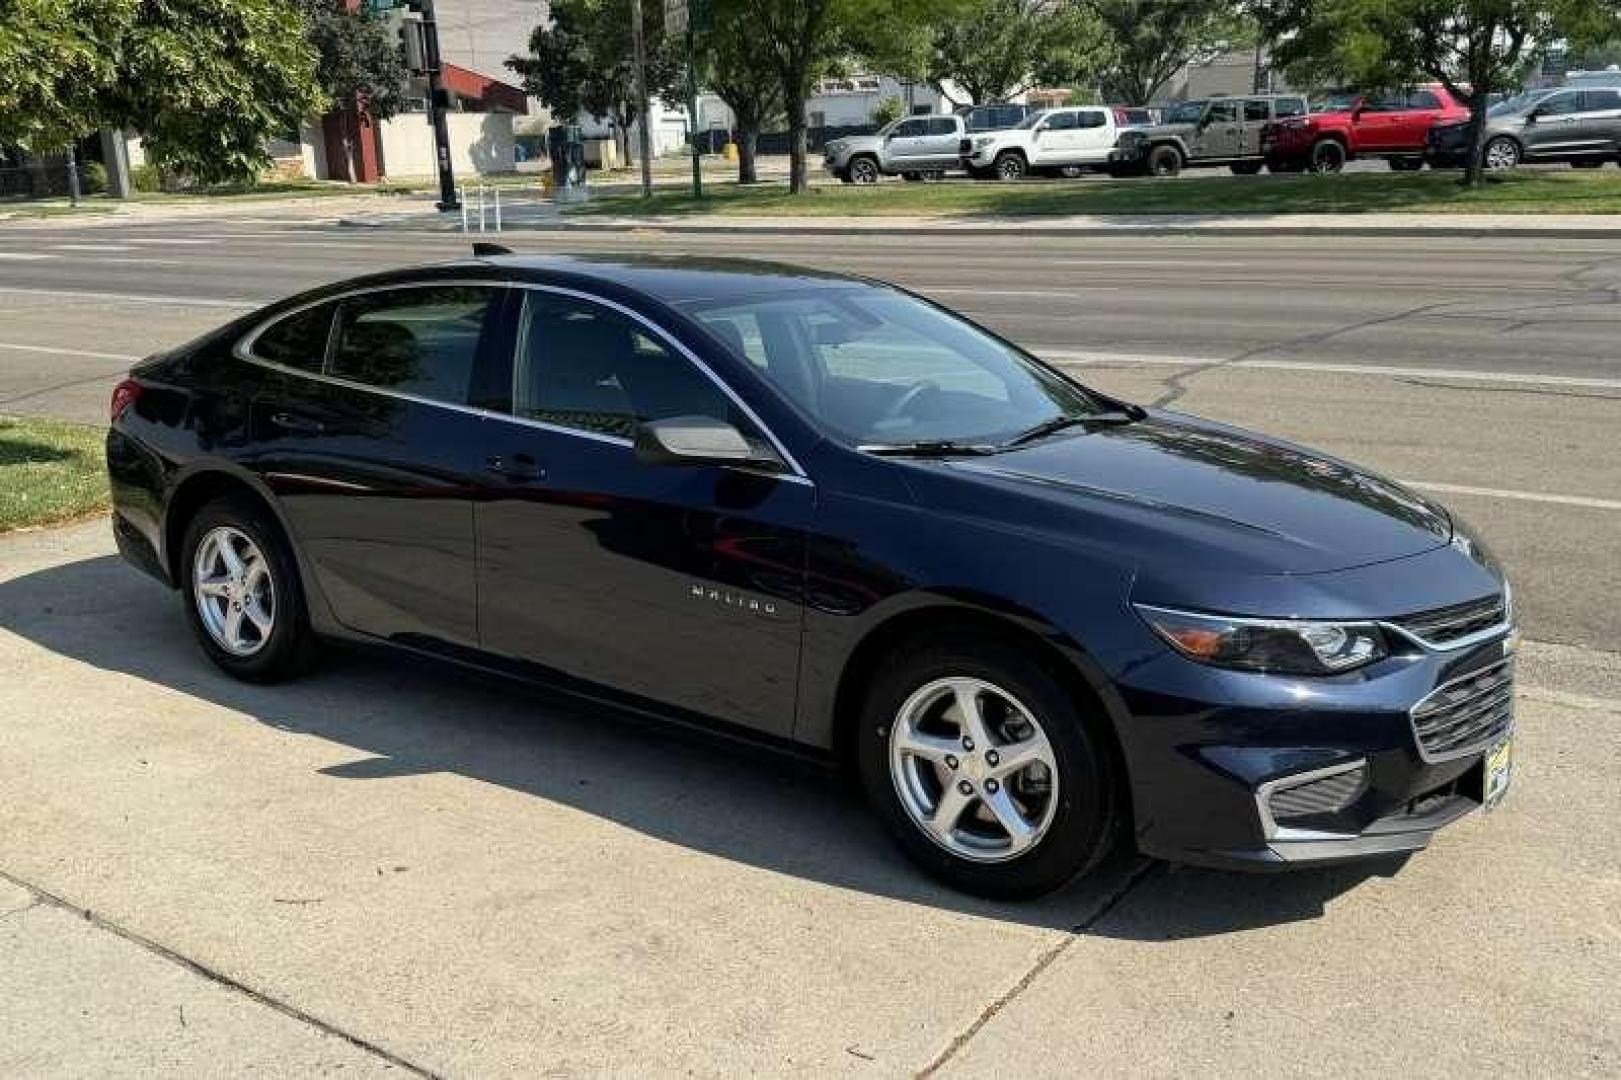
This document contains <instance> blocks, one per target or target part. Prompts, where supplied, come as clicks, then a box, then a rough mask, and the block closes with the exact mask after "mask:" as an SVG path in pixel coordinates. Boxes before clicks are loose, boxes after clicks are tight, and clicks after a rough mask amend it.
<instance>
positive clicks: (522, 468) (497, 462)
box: [484, 454, 546, 481]
mask: <svg viewBox="0 0 1621 1080" xmlns="http://www.w3.org/2000/svg"><path fill="white" fill-rule="evenodd" d="M484 468H485V469H486V470H487V471H489V472H492V473H495V474H496V475H497V476H504V477H506V478H507V479H508V480H513V481H523V480H544V479H546V470H545V469H543V468H541V467H540V462H538V461H536V460H535V459H534V458H532V457H530V456H529V455H528V454H512V455H510V456H507V457H503V456H501V455H499V454H498V455H496V456H494V457H490V458H486V459H485V461H484Z"/></svg>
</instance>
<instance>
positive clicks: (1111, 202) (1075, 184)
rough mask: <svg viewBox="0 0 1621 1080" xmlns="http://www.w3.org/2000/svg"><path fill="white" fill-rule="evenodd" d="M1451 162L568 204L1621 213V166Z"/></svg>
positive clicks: (688, 208)
mask: <svg viewBox="0 0 1621 1080" xmlns="http://www.w3.org/2000/svg"><path fill="white" fill-rule="evenodd" d="M1458 175H1459V174H1458V173H1456V172H1453V171H1450V170H1448V171H1443V172H1430V171H1425V172H1421V173H1341V174H1339V175H1335V176H1307V175H1300V176H1292V175H1283V176H1272V175H1262V176H1232V175H1229V174H1227V173H1226V172H1222V173H1214V172H1212V173H1210V174H1208V175H1204V176H1193V177H1185V178H1182V179H1175V180H1159V179H1152V178H1146V177H1142V178H1135V179H1129V180H1092V179H1087V180H1082V181H1068V182H1045V181H1033V182H1023V183H1014V184H1004V183H997V182H995V181H981V182H977V183H970V182H967V181H950V182H947V183H939V184H908V183H904V182H900V181H891V182H885V183H882V184H877V185H874V186H871V187H855V186H851V185H842V184H841V185H834V186H822V187H817V188H813V189H812V190H811V192H810V194H808V195H802V196H798V197H794V196H790V195H789V194H788V192H787V186H786V185H755V186H751V187H748V188H740V187H738V186H737V185H736V184H727V185H714V186H712V187H711V188H710V189H708V192H707V194H708V195H709V197H708V198H705V199H704V200H702V201H701V202H700V201H698V200H694V199H693V198H692V196H691V194H690V193H684V192H676V191H661V192H655V193H654V195H653V197H652V198H651V199H642V198H640V197H639V196H636V195H612V196H604V197H602V198H598V199H593V200H592V201H591V202H589V203H585V204H583V205H581V206H580V207H578V208H577V209H574V210H572V211H570V212H571V213H573V214H615V215H620V214H623V215H639V214H693V213H710V214H740V215H755V216H767V217H769V216H776V215H783V216H805V217H864V216H879V215H885V214H893V215H907V216H912V215H917V216H925V217H970V216H974V215H998V216H1001V215H1007V216H1020V217H1025V216H1041V215H1056V214H1237V215H1242V214H1355V213H1367V212H1370V211H1381V212H1394V213H1415V214H1416V213H1480V214H1617V213H1621V170H1616V169H1613V168H1604V169H1595V170H1592V171H1586V170H1582V171H1577V170H1563V169H1560V170H1546V171H1544V170H1525V171H1522V172H1516V173H1513V174H1511V175H1508V176H1504V177H1493V178H1492V179H1491V180H1490V181H1489V182H1488V183H1487V185H1486V186H1485V187H1484V188H1478V189H1475V190H1465V189H1463V188H1461V187H1459V186H1458Z"/></svg>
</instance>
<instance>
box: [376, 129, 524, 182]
mask: <svg viewBox="0 0 1621 1080" xmlns="http://www.w3.org/2000/svg"><path fill="white" fill-rule="evenodd" d="M514 119H515V117H514V116H513V115H512V114H511V113H446V114H445V123H446V127H447V128H448V129H449V133H450V167H451V168H452V169H453V170H455V172H456V173H457V175H461V176H468V175H476V176H487V175H489V174H490V173H509V172H514V171H516V169H517V165H516V161H515V159H514V157H513V141H512V122H513V120H514ZM378 130H379V136H380V138H379V140H378V141H379V142H381V144H382V150H383V154H382V157H383V162H382V168H383V175H384V176H388V177H395V178H398V177H402V176H432V175H434V174H435V173H437V172H438V171H439V167H438V165H437V164H436V163H435V162H434V157H433V127H432V125H430V124H429V123H428V117H427V114H426V113H402V114H401V115H399V116H396V117H393V118H392V119H389V120H385V121H383V122H382V123H381V124H379V125H378Z"/></svg>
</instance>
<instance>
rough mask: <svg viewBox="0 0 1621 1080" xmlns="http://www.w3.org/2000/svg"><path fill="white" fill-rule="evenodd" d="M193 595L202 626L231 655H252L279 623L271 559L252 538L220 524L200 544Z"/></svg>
mask: <svg viewBox="0 0 1621 1080" xmlns="http://www.w3.org/2000/svg"><path fill="white" fill-rule="evenodd" d="M191 580H192V599H193V601H194V602H195V603H196V605H197V614H198V615H199V616H200V617H201V618H202V623H203V628H204V629H205V630H207V631H208V636H209V637H211V638H213V639H214V641H215V642H216V643H217V644H218V645H219V647H220V648H222V649H224V650H225V651H226V652H228V653H230V654H231V655H233V656H252V655H253V654H255V653H257V652H258V651H259V650H260V649H263V648H264V647H265V644H266V643H267V642H268V641H269V640H270V634H271V631H272V630H274V629H275V625H276V608H275V604H276V592H275V587H274V584H273V582H272V580H271V577H270V563H269V561H268V560H266V559H265V556H264V553H263V552H262V551H260V550H259V546H258V545H257V544H255V543H254V542H253V539H252V538H251V537H249V536H248V535H247V534H246V533H244V532H242V531H241V530H240V529H234V528H232V527H231V526H229V525H221V526H219V527H217V528H214V529H211V530H209V532H208V533H207V534H206V535H204V537H203V538H202V541H201V542H200V543H199V544H198V545H197V554H196V557H195V561H194V562H193V564H192V577H191Z"/></svg>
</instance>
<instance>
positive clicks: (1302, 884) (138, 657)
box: [0, 556, 1377, 940]
mask: <svg viewBox="0 0 1621 1080" xmlns="http://www.w3.org/2000/svg"><path fill="white" fill-rule="evenodd" d="M177 604H178V601H177V599H176V597H175V595H174V594H173V593H170V592H168V591H167V590H165V589H163V588H162V587H160V586H158V585H157V584H156V583H154V582H151V581H149V580H148V579H146V578H144V577H143V576H142V575H140V574H139V573H137V572H136V571H134V570H132V569H130V568H129V567H128V566H127V565H126V564H125V563H124V562H123V561H122V560H121V559H119V558H117V557H116V556H104V557H100V558H94V559H86V560H83V561H79V562H73V563H68V564H65V565H61V566H57V567H52V568H49V569H46V570H41V571H38V572H35V573H31V574H26V575H23V576H21V577H18V578H15V579H12V580H10V581H6V582H4V583H0V627H4V628H5V629H6V630H9V631H11V632H12V633H15V634H17V635H19V636H21V637H23V638H25V639H27V640H29V641H32V642H34V643H35V644H37V645H39V646H41V647H43V648H46V649H49V650H51V651H53V652H56V653H59V654H61V655H63V656H67V657H70V658H72V659H74V660H78V661H81V662H83V663H87V664H91V665H94V666H95V667H98V668H102V669H104V670H107V671H115V672H121V673H123V674H126V675H130V676H134V677H136V678H139V679H143V680H146V681H147V682H150V683H153V684H156V685H158V686H162V687H166V688H169V689H172V690H178V691H180V692H183V693H186V694H189V695H191V696H193V697H196V698H199V699H201V700H203V701H207V702H211V703H213V704H215V705H218V706H220V707H222V708H224V709H229V710H231V711H233V712H237V713H240V714H243V715H246V716H250V717H253V718H254V719H256V720H257V721H259V722H260V723H263V724H268V725H271V726H273V727H276V728H278V729H282V730H286V731H293V732H299V733H304V734H309V735H314V736H318V737H320V738H322V739H325V740H328V741H330V742H332V743H336V744H340V745H343V746H347V747H352V748H354V749H355V750H356V751H358V752H359V753H360V756H358V757H356V758H355V759H354V760H353V761H350V762H347V763H345V764H342V765H338V766H334V767H331V768H328V769H326V770H323V771H324V772H326V773H327V774H328V775H331V776H334V777H339V778H344V779H349V780H355V781H370V780H380V779H387V778H390V777H400V776H411V775H415V774H419V773H439V772H445V773H453V774H456V775H459V776H465V777H468V778H471V779H475V780H479V781H482V782H484V783H489V784H498V785H501V786H503V787H506V788H509V789H512V790H514V791H521V792H524V793H527V794H530V795H535V796H538V797H540V798H543V799H548V800H551V801H553V802H556V803H561V804H563V805H566V806H569V807H572V808H575V809H578V810H582V811H584V812H586V813H589V814H593V815H596V816H599V817H601V818H604V819H607V820H610V821H614V822H616V823H618V824H620V825H623V826H625V827H627V828H630V829H634V830H636V831H637V832H640V833H642V834H644V835H647V836H651V837H656V838H658V839H660V840H664V841H668V842H670V843H674V844H679V845H682V846H684V847H687V848H690V849H693V850H696V851H701V852H704V853H707V854H709V855H713V856H717V857H720V858H725V859H730V860H735V861H738V862H742V863H745V864H748V865H752V866H757V867H761V868H764V869H768V870H772V871H775V872H778V873H783V874H790V875H793V876H795V877H800V878H804V879H807V880H812V881H818V882H822V883H825V884H829V885H834V886H838V887H842V888H849V889H856V890H860V891H863V892H866V893H870V894H873V895H879V896H889V897H892V898H895V899H898V900H903V901H907V902H910V903H918V904H927V905H929V906H932V907H938V908H942V909H946V910H952V911H959V912H963V913H966V914H972V915H978V916H981V917H986V918H993V919H998V920H1005V921H1010V922H1018V923H1024V924H1028V925H1032V926H1040V927H1047V928H1052V929H1060V930H1086V931H1087V932H1091V933H1100V934H1105V935H1107V936H1111V937H1130V938H1140V939H1146V940H1166V939H1174V938H1186V937H1197V936H1204V935H1209V934H1219V933H1225V932H1228V931H1233V930H1240V929H1246V928H1252V927H1259V926H1267V925H1272V924H1276V923H1282V922H1291V921H1296V920H1302V919H1312V918H1316V917H1317V916H1319V915H1321V914H1322V912H1323V908H1324V905H1325V903H1326V902H1327V901H1329V900H1331V899H1332V898H1333V897H1335V896H1337V895H1339V894H1341V893H1343V892H1345V891H1346V890H1348V889H1351V888H1353V887H1354V886H1355V885H1357V884H1358V883H1359V882H1360V881H1362V880H1364V879H1365V878H1366V877H1367V876H1368V875H1369V873H1370V872H1377V869H1376V870H1374V871H1370V870H1368V869H1360V870H1354V869H1352V870H1340V871H1332V872H1324V871H1307V872H1301V873H1297V874H1291V875H1284V876H1272V877H1254V876H1250V875H1231V874H1221V873H1214V872H1209V871H1202V870H1186V869H1176V868H1167V867H1163V866H1152V867H1148V866H1147V864H1145V863H1144V862H1143V861H1142V860H1141V859H1138V858H1135V857H1133V856H1125V855H1122V856H1119V857H1117V858H1114V859H1112V860H1111V861H1110V863H1109V864H1107V865H1106V866H1105V867H1103V868H1102V869H1100V871H1098V872H1097V873H1095V874H1094V875H1092V876H1091V877H1089V878H1088V879H1087V880H1086V881H1084V882H1081V883H1078V884H1076V885H1072V886H1070V887H1069V888H1067V889H1064V890H1062V891H1061V892H1059V893H1058V894H1056V895H1054V896H1052V897H1048V898H1046V899H1045V900H1042V901H1040V902H1036V903H1029V904H997V903H993V902H990V901H981V900H977V899H975V898H972V897H967V896H963V895H961V894H959V893H956V892H954V891H951V890H948V889H945V888H943V887H941V886H938V885H936V884H934V883H933V882H931V881H929V880H928V879H926V878H924V877H923V876H922V875H921V874H919V873H918V872H916V871H915V870H913V869H912V867H911V866H910V864H909V863H907V862H906V861H905V859H904V858H903V857H902V855H901V854H900V853H899V852H898V851H897V850H896V849H894V848H893V847H892V846H891V845H890V843H889V841H888V839H887V838H886V837H885V836H883V835H882V833H881V830H880V828H879V827H878V825H877V824H876V822H875V821H874V819H872V818H871V817H870V816H869V815H868V814H867V812H866V810H865V808H864V807H863V806H862V805H861V801H860V799H859V797H857V796H856V795H855V794H854V793H853V792H851V791H850V790H849V789H848V788H847V787H845V786H844V785H843V784H841V783H840V782H839V781H838V780H837V779H836V778H835V777H833V776H831V775H830V774H828V773H826V772H824V771H822V770H820V769H817V768H815V767H812V766H809V765H805V764H802V763H798V762H795V761H793V760H791V759H786V758H783V757H781V756H779V755H775V754H770V753H767V752H765V751H753V750H750V749H748V748H745V747H739V746H736V745H733V744H730V743H724V742H720V741H719V740H711V739H708V738H704V737H702V736H694V735H688V734H685V733H682V732H679V731H677V730H676V729H672V728H668V727H664V726H661V725H657V724H654V723H651V722H642V721H637V720H634V719H629V718H626V717H623V716H622V715H620V714H619V713H616V712H613V711H610V710H606V709H598V708H596V707H593V706H587V705H581V704H578V703H575V702H572V701H569V702H562V701H559V700H558V699H556V698H554V697H552V696H550V695H543V694H540V693H535V692H529V691H526V690H525V689H524V688H523V687H521V686H519V685H517V684H515V683H512V682H508V681H505V680H502V679H499V678H497V677H493V676H483V675H480V674H468V673H464V672H461V671H457V670H452V669H450V668H448V667H446V668H442V669H441V668H437V667H433V666H429V665H424V664H420V663H418V664H412V663H410V662H404V663H402V662H397V661H393V660H391V659H389V658H385V657H374V656H371V655H368V654H364V653H360V652H352V651H349V650H341V649H333V650H330V652H329V653H328V659H327V662H326V663H324V664H323V665H322V666H321V667H320V668H319V669H318V670H317V671H316V672H315V673H313V674H312V675H310V676H308V677H306V678H304V679H302V680H299V681H296V682H292V683H286V684H282V685H278V686H268V687H266V686H253V685H249V684H246V683H240V682H237V681H235V680H233V679H230V678H229V677H227V676H225V675H223V674H222V673H220V672H218V671H217V670H216V669H215V668H214V667H213V666H212V665H211V664H209V662H208V661H207V660H206V659H205V657H204V656H203V654H202V652H201V651H200V650H199V649H198V647H197V646H196V644H195V642H194V641H193V640H192V639H191V636H190V632H189V630H188V629H187V627H186V624H185V621H184V619H183V618H182V616H181V612H180V611H179V610H178V607H177ZM1145 867H1146V868H1147V872H1146V873H1145V872H1144V870H1145ZM1127 890H1134V891H1133V896H1132V902H1131V903H1129V904H1124V905H1120V906H1118V907H1116V906H1115V904H1116V902H1117V901H1118V900H1119V899H1120V898H1121V896H1122V895H1123V894H1124V892H1125V891H1127ZM1139 898H1146V899H1148V900H1149V901H1150V902H1149V903H1148V904H1147V905H1146V906H1145V905H1143V904H1142V903H1140V902H1139ZM1094 924H1095V925H1094Z"/></svg>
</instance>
